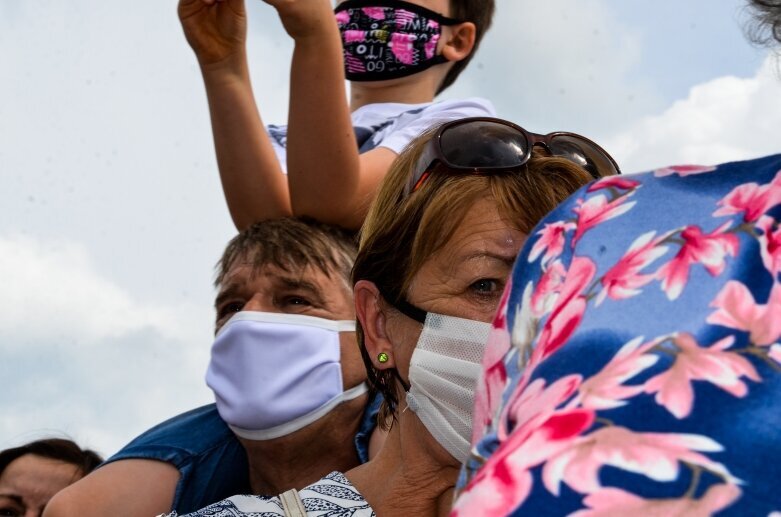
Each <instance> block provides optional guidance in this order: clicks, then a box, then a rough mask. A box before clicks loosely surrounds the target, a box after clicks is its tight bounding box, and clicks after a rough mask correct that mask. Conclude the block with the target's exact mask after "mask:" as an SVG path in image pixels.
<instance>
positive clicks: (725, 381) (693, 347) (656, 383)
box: [645, 334, 760, 419]
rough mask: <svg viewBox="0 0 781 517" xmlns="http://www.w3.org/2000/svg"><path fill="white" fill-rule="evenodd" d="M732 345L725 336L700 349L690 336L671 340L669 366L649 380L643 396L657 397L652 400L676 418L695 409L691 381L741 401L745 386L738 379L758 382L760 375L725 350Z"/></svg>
mask: <svg viewBox="0 0 781 517" xmlns="http://www.w3.org/2000/svg"><path fill="white" fill-rule="evenodd" d="M734 341H735V337H734V336H727V337H726V338H724V339H721V340H719V341H717V342H716V343H714V344H713V345H712V346H710V347H703V346H700V345H699V344H698V343H697V342H696V341H695V340H694V337H693V336H691V335H690V334H679V335H677V336H676V337H675V338H674V339H673V343H674V344H675V346H676V347H677V348H678V352H677V354H676V357H675V360H674V361H673V364H672V366H671V367H670V368H669V369H667V370H665V371H664V372H662V373H660V374H658V375H656V376H654V377H652V378H651V379H648V380H647V381H646V383H645V392H646V393H648V394H651V393H656V397H655V400H656V402H657V403H658V404H660V405H662V406H664V407H665V409H667V410H668V411H669V412H670V413H672V414H673V415H674V416H675V417H676V418H679V419H682V418H686V417H687V416H689V414H690V413H691V411H692V406H693V405H694V390H693V388H692V384H691V383H692V381H706V382H710V383H711V384H714V385H716V386H718V387H719V388H721V389H722V390H724V391H726V392H727V393H729V394H731V395H733V396H735V397H744V396H745V395H746V394H747V393H748V386H747V385H746V383H745V382H743V380H742V379H741V378H742V377H748V378H749V379H751V380H753V381H756V382H759V380H760V378H759V374H758V373H757V371H756V369H755V368H754V366H752V365H751V363H750V362H749V361H748V360H747V359H746V358H745V357H742V356H740V355H738V354H736V353H734V352H727V351H726V350H727V349H728V348H729V347H731V346H732V344H733V343H734Z"/></svg>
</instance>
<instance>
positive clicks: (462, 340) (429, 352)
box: [407, 312, 491, 463]
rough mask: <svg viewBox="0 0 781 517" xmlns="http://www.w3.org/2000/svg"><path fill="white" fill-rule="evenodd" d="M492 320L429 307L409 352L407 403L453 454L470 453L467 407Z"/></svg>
mask: <svg viewBox="0 0 781 517" xmlns="http://www.w3.org/2000/svg"><path fill="white" fill-rule="evenodd" d="M490 332H491V325H490V324H489V323H484V322H481V321H473V320H467V319H463V318H456V317H454V316H444V315H442V314H434V313H431V312H429V313H428V314H427V315H426V320H425V323H424V324H423V331H422V332H421V334H420V337H419V338H418V343H417V346H416V347H415V350H414V351H413V353H412V359H411V360H410V367H409V384H410V389H409V391H408V392H407V405H408V406H409V408H410V409H411V410H412V411H414V412H415V414H416V415H417V416H418V418H419V419H420V421H421V422H422V423H423V425H424V426H426V429H428V432H430V433H431V435H432V436H433V437H434V439H435V440H436V441H437V443H439V444H440V445H442V447H444V448H445V450H447V451H448V452H449V453H450V454H451V455H452V456H453V457H454V458H455V459H457V460H458V461H460V462H462V463H464V462H465V461H466V460H467V459H468V458H469V451H470V449H471V445H470V440H471V438H472V406H473V403H474V398H475V387H476V386H477V381H478V378H479V377H480V375H481V371H482V359H483V352H484V351H485V345H486V342H487V341H488V334H489V333H490Z"/></svg>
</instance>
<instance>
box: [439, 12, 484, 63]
mask: <svg viewBox="0 0 781 517" xmlns="http://www.w3.org/2000/svg"><path fill="white" fill-rule="evenodd" d="M444 29H446V30H447V32H445V34H447V35H448V37H447V40H446V41H445V46H444V47H442V56H443V57H444V58H445V59H447V60H448V61H450V62H456V61H461V60H462V59H466V58H467V57H468V56H469V54H471V53H472V49H473V48H475V37H476V35H477V27H475V24H474V23H472V22H463V23H459V24H458V25H452V26H448V27H444ZM443 35H444V34H443Z"/></svg>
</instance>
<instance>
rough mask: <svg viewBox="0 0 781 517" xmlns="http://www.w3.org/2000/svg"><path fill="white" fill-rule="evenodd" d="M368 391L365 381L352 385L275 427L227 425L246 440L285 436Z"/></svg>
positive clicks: (271, 438)
mask: <svg viewBox="0 0 781 517" xmlns="http://www.w3.org/2000/svg"><path fill="white" fill-rule="evenodd" d="M368 391H369V387H368V386H367V385H366V383H365V382H362V383H360V384H359V385H357V386H354V387H352V388H350V389H348V390H347V391H344V392H342V393H340V394H339V395H337V396H335V397H334V398H332V399H331V400H329V401H328V402H327V403H326V404H324V405H322V406H320V407H319V408H317V409H315V410H314V411H312V412H310V413H307V414H306V415H302V416H300V417H298V418H296V419H295V420H291V421H290V422H286V423H284V424H280V425H278V426H276V427H271V428H269V429H263V430H253V429H242V428H241V427H236V426H233V425H230V424H229V425H228V427H230V428H231V430H232V431H233V432H234V433H236V434H237V435H238V436H240V437H242V438H245V439H247V440H273V439H274V438H279V437H280V436H286V435H288V434H291V433H293V432H295V431H298V430H300V429H302V428H303V427H306V426H308V425H309V424H311V423H313V422H316V421H317V420H320V419H321V418H323V417H324V416H325V415H327V414H328V413H330V412H331V410H333V409H334V408H335V407H336V406H338V405H339V404H341V403H342V402H347V401H350V400H353V399H356V398H358V397H360V396H361V395H363V394H364V393H366V392H368Z"/></svg>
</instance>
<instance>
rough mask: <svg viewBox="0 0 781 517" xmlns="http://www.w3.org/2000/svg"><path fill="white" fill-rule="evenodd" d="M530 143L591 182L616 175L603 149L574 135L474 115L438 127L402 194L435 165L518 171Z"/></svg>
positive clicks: (491, 171) (487, 171) (613, 163)
mask: <svg viewBox="0 0 781 517" xmlns="http://www.w3.org/2000/svg"><path fill="white" fill-rule="evenodd" d="M535 145H541V146H543V147H544V148H545V149H547V150H548V152H549V153H550V154H551V155H552V156H555V157H558V158H565V159H567V160H569V161H571V162H573V163H574V164H576V165H578V166H580V167H582V168H583V169H585V170H586V171H587V172H588V173H589V174H591V175H592V176H593V177H594V178H595V179H599V178H601V177H602V176H608V175H611V174H620V173H621V171H620V170H619V168H618V164H617V163H616V161H615V160H614V159H613V158H612V157H611V156H610V155H609V154H607V152H606V151H605V150H604V149H602V148H601V147H600V146H598V145H597V144H596V143H594V142H592V141H591V140H589V139H588V138H586V137H583V136H580V135H578V134H576V133H566V132H562V131H557V132H555V133H548V134H547V135H538V134H537V133H530V132H528V131H526V130H525V129H523V128H522V127H521V126H517V125H515V124H513V123H512V122H508V121H506V120H502V119H498V118H489V117H474V118H464V119H460V120H454V121H452V122H448V123H446V124H443V125H442V126H440V128H439V130H437V132H436V134H435V135H434V138H432V139H431V140H429V142H428V143H427V144H426V147H425V148H424V149H423V153H422V154H421V155H420V158H418V161H417V163H416V165H415V169H414V170H413V171H412V175H411V176H410V179H409V182H408V183H407V186H406V188H405V190H404V193H405V195H409V194H411V193H412V192H415V191H416V190H417V189H419V188H420V187H421V185H423V184H424V183H425V182H426V179H427V178H428V177H429V175H430V174H431V172H432V170H433V169H434V167H435V166H436V165H437V164H442V165H444V166H446V167H447V168H448V169H451V170H453V171H463V172H464V173H466V174H479V175H490V174H495V173H501V172H509V171H514V170H518V169H520V168H522V167H523V166H524V165H525V164H526V162H528V161H529V159H530V158H531V156H532V147H534V146H535Z"/></svg>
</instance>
